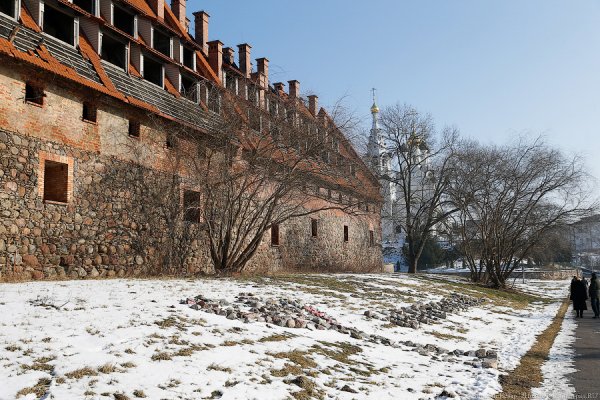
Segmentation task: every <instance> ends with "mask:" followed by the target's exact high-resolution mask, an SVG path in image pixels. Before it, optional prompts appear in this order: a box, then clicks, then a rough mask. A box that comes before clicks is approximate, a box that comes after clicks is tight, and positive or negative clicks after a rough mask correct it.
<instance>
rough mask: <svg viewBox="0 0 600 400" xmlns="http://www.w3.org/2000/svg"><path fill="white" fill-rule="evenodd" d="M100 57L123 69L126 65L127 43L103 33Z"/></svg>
mask: <svg viewBox="0 0 600 400" xmlns="http://www.w3.org/2000/svg"><path fill="white" fill-rule="evenodd" d="M100 58H102V59H103V60H105V61H108V62H109V63H111V64H113V65H116V66H117V67H119V68H122V69H125V67H126V65H127V44H125V43H124V42H122V41H120V40H117V39H115V38H114V37H112V36H109V35H107V34H105V33H103V34H102V45H101V46H100Z"/></svg>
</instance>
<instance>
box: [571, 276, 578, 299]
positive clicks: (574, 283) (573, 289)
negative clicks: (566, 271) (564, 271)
mask: <svg viewBox="0 0 600 400" xmlns="http://www.w3.org/2000/svg"><path fill="white" fill-rule="evenodd" d="M578 280H579V279H578V278H577V277H576V276H574V277H573V279H571V288H570V289H569V300H573V292H575V285H577V281H578Z"/></svg>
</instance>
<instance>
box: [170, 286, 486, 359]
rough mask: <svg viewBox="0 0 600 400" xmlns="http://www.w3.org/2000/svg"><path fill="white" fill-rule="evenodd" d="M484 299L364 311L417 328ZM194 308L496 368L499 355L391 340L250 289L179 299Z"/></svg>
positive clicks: (459, 297)
mask: <svg viewBox="0 0 600 400" xmlns="http://www.w3.org/2000/svg"><path fill="white" fill-rule="evenodd" d="M484 301H485V299H477V298H473V297H469V296H465V295H461V294H458V293H452V294H451V295H450V296H448V297H444V298H443V299H441V300H440V301H438V302H431V303H416V304H413V305H411V306H409V307H402V308H400V309H393V310H388V311H382V312H380V313H377V312H375V311H372V310H367V311H365V312H364V315H365V317H367V318H373V319H380V320H384V321H389V322H391V323H393V324H395V325H398V326H402V327H407V328H412V329H418V328H419V327H420V326H421V324H432V323H436V322H439V320H441V319H446V318H447V316H448V314H451V313H456V312H458V311H464V310H467V309H468V308H470V307H473V306H476V305H478V304H481V303H483V302H484ZM181 304H187V305H189V306H190V307H191V308H192V309H194V310H201V311H203V312H206V313H211V314H216V315H220V316H223V317H225V318H227V319H230V320H239V321H243V322H245V323H251V322H260V323H266V324H270V325H277V326H281V327H286V328H294V329H309V330H336V331H338V332H340V333H342V334H345V335H350V337H351V338H353V339H359V340H366V341H368V342H371V343H380V344H383V345H385V346H391V347H396V348H399V347H405V348H409V349H410V350H412V351H415V352H417V353H419V354H420V355H423V356H429V357H432V358H435V359H440V360H444V361H453V360H456V359H457V358H459V357H466V358H468V359H467V360H465V361H464V363H465V364H468V365H472V366H476V367H483V368H497V367H498V356H497V353H496V352H495V351H493V350H488V349H483V348H482V349H477V350H473V351H463V350H459V349H456V350H451V351H449V350H446V349H443V348H441V347H438V346H435V345H433V344H426V345H422V344H416V343H413V342H411V341H397V342H395V341H392V340H390V339H389V338H386V337H384V336H381V335H377V334H367V333H365V332H362V331H360V330H358V329H356V328H350V327H345V326H343V325H342V324H340V323H339V322H338V321H337V320H336V319H335V318H333V317H332V316H330V315H328V314H326V313H325V312H323V311H320V310H318V309H317V308H315V307H313V306H310V305H306V304H302V303H301V302H299V301H297V300H294V299H289V298H279V299H271V298H270V299H263V298H260V297H258V296H255V295H254V294H253V293H249V292H248V293H240V294H239V295H237V296H236V299H235V301H234V303H233V304H232V303H230V302H228V301H226V300H211V299H209V298H207V297H204V296H202V295H199V296H196V297H190V298H187V299H185V300H182V301H181Z"/></svg>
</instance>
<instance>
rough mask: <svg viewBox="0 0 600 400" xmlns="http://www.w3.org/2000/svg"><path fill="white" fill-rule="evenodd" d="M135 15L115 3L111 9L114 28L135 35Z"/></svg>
mask: <svg viewBox="0 0 600 400" xmlns="http://www.w3.org/2000/svg"><path fill="white" fill-rule="evenodd" d="M134 21H135V17H134V15H133V14H130V13H128V12H127V11H125V10H124V9H122V8H121V7H117V6H116V5H115V7H114V11H113V24H114V26H115V28H117V29H119V30H121V31H123V32H125V33H127V34H129V35H131V36H135V22H134Z"/></svg>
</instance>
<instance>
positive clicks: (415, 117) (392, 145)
mask: <svg viewBox="0 0 600 400" xmlns="http://www.w3.org/2000/svg"><path fill="white" fill-rule="evenodd" d="M381 126H382V132H383V138H384V141H385V143H386V144H385V146H386V151H387V152H388V154H390V156H391V169H390V171H389V173H388V174H387V175H385V176H383V177H382V178H383V179H384V180H386V181H388V182H391V183H392V184H393V185H394V187H395V188H396V196H397V204H396V208H395V209H394V211H393V216H392V217H393V219H394V223H395V224H396V226H397V227H399V228H400V229H402V230H403V231H404V233H405V234H406V246H407V249H406V251H405V252H404V253H405V255H406V258H407V262H408V264H409V270H408V272H409V273H415V272H417V265H418V261H419V258H420V257H421V254H422V252H423V248H424V247H425V244H426V242H427V239H428V238H429V237H430V236H431V235H432V234H433V233H434V231H435V227H436V225H438V224H439V223H441V222H442V221H444V220H445V219H446V218H447V217H448V215H450V214H452V213H453V212H454V211H455V208H454V207H453V206H452V204H451V203H449V202H448V201H447V200H446V197H445V196H444V195H445V192H446V189H447V187H448V185H449V183H450V179H449V177H450V171H451V168H452V160H453V158H454V151H455V144H456V142H457V138H458V132H457V131H456V130H455V129H453V128H445V129H443V130H442V131H441V132H440V131H437V130H436V129H435V127H434V124H433V121H432V119H431V117H430V116H429V115H423V114H421V113H419V112H418V111H417V110H415V109H414V108H413V107H411V106H407V105H395V106H393V107H389V108H387V109H385V110H384V111H383V112H382V115H381Z"/></svg>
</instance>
